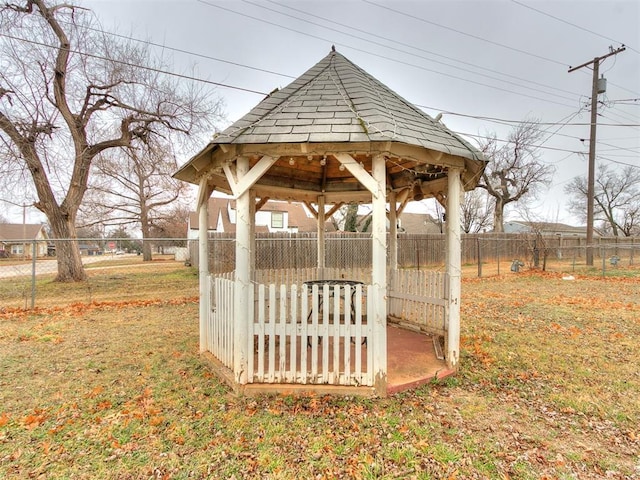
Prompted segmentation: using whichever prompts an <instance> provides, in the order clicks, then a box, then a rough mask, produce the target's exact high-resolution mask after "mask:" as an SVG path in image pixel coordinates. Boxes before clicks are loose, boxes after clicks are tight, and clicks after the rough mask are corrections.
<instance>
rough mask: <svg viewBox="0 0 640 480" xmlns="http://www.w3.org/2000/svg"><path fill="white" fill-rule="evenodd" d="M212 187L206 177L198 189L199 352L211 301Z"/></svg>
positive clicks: (206, 343) (205, 346) (203, 348)
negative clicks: (210, 215) (209, 279)
mask: <svg viewBox="0 0 640 480" xmlns="http://www.w3.org/2000/svg"><path fill="white" fill-rule="evenodd" d="M213 190H214V189H213V187H211V186H209V185H208V183H207V176H206V175H205V176H203V177H202V178H201V179H200V186H199V189H198V205H197V208H198V279H199V283H198V288H199V290H200V305H199V315H198V316H199V324H200V352H206V351H207V350H208V349H209V338H208V328H207V325H208V323H209V311H210V310H211V299H210V298H209V282H208V281H207V279H208V277H209V208H208V206H209V197H211V194H212V193H213Z"/></svg>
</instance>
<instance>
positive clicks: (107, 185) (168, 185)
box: [81, 144, 188, 261]
mask: <svg viewBox="0 0 640 480" xmlns="http://www.w3.org/2000/svg"><path fill="white" fill-rule="evenodd" d="M93 168H94V172H95V173H94V175H92V179H91V182H90V188H89V190H88V192H87V198H86V200H85V202H84V203H83V205H82V206H81V211H83V212H84V211H85V210H86V211H87V212H92V214H91V215H88V214H86V215H84V217H85V218H93V219H94V221H96V222H100V223H102V224H104V225H108V226H118V227H130V226H135V227H139V228H140V230H141V232H142V238H143V239H145V240H146V239H149V238H151V236H152V230H153V228H154V227H159V226H160V224H161V223H162V222H166V221H167V220H168V219H169V218H170V217H171V215H173V212H172V211H171V210H170V209H169V207H170V206H171V205H172V204H173V203H174V202H176V201H178V199H180V198H181V196H182V195H183V193H184V191H185V190H187V188H188V187H187V185H186V184H185V183H183V182H180V181H178V180H176V179H174V178H173V177H172V176H171V174H172V173H173V172H175V171H176V170H177V168H178V164H177V161H176V158H175V155H173V154H172V152H171V145H144V144H142V145H139V146H136V147H133V146H132V147H130V148H127V149H119V150H113V151H111V152H108V153H107V152H105V154H103V155H101V156H99V157H98V158H97V159H96V161H95V162H94V166H93ZM156 231H157V228H156ZM142 254H143V259H144V260H145V261H150V260H152V252H151V243H150V242H143V248H142Z"/></svg>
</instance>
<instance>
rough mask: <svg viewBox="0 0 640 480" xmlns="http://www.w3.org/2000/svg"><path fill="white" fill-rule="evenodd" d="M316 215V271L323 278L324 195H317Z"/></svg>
mask: <svg viewBox="0 0 640 480" xmlns="http://www.w3.org/2000/svg"><path fill="white" fill-rule="evenodd" d="M317 213H318V215H317V219H318V222H317V225H318V249H317V250H318V271H319V273H320V278H322V279H324V267H325V256H324V222H325V212H324V196H323V195H318V212H317Z"/></svg>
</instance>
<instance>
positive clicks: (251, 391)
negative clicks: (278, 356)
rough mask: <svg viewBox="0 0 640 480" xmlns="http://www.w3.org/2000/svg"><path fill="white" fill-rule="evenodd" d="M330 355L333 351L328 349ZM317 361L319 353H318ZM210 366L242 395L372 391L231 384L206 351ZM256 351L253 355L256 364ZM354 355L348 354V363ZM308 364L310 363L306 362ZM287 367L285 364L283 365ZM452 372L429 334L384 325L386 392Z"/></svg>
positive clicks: (369, 389) (368, 393) (367, 392)
mask: <svg viewBox="0 0 640 480" xmlns="http://www.w3.org/2000/svg"><path fill="white" fill-rule="evenodd" d="M329 355H330V358H331V356H332V355H333V352H332V348H331V347H330V349H329ZM363 356H364V358H363V360H364V361H365V362H363V363H366V346H363ZM318 357H319V358H318V362H321V361H322V356H321V355H318ZM207 358H208V359H209V360H210V362H211V364H212V366H213V367H214V369H215V370H216V372H217V373H218V374H219V376H220V377H221V378H223V379H224V380H225V381H226V382H227V383H228V384H229V385H230V386H231V387H232V388H234V390H236V392H238V393H243V394H245V395H257V394H261V393H281V394H296V393H307V392H316V393H318V394H326V393H329V394H345V395H365V396H371V395H372V394H373V390H372V387H353V386H340V385H324V384H283V383H249V384H246V385H243V386H239V385H235V384H234V382H233V375H232V374H231V372H230V371H229V369H227V368H226V367H224V366H222V365H221V364H220V363H219V362H218V361H217V360H215V358H214V357H213V356H212V355H210V354H208V355H207ZM257 361H258V359H257V355H256V358H255V359H254V362H255V364H257ZM353 363H354V358H353V356H352V366H353ZM308 366H309V367H310V365H309V363H308ZM287 367H288V366H287ZM454 373H455V372H454V371H453V370H450V369H449V368H448V367H447V364H446V362H445V361H444V360H440V359H438V358H437V355H436V352H435V348H434V345H433V337H431V336H429V335H425V334H424V333H419V332H415V331H412V330H407V329H404V328H400V327H396V326H393V325H389V326H387V394H388V395H392V394H395V393H398V392H402V391H405V390H410V389H413V388H417V387H419V386H420V385H424V384H426V383H429V382H430V381H433V380H434V379H436V378H438V379H442V378H445V377H448V376H450V375H452V374H454Z"/></svg>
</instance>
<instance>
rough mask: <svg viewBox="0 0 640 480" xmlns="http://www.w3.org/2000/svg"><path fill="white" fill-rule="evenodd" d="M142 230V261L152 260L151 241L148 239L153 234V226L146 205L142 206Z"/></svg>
mask: <svg viewBox="0 0 640 480" xmlns="http://www.w3.org/2000/svg"><path fill="white" fill-rule="evenodd" d="M140 230H141V231H142V261H143V262H150V261H151V260H153V258H152V254H151V242H149V241H148V240H147V239H148V238H149V237H150V236H151V227H150V225H149V216H148V215H147V210H146V208H145V206H144V205H142V206H141V208H140Z"/></svg>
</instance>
